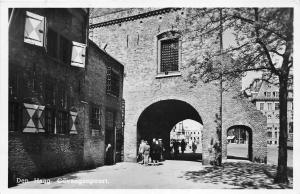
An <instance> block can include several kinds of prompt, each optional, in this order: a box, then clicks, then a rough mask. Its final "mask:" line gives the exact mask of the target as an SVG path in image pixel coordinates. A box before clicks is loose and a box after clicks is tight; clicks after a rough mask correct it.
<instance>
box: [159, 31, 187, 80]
mask: <svg viewBox="0 0 300 194" xmlns="http://www.w3.org/2000/svg"><path fill="white" fill-rule="evenodd" d="M160 36H162V37H161V38H160ZM164 36H165V37H164ZM175 38H177V39H178V70H177V71H170V72H167V73H166V72H161V62H160V59H161V42H162V41H165V40H171V39H175ZM155 45H156V65H157V72H156V73H157V74H156V78H164V77H176V76H181V72H180V69H181V66H182V34H181V33H180V31H179V30H177V29H168V30H165V31H162V32H160V33H159V34H157V35H156V36H155Z"/></svg>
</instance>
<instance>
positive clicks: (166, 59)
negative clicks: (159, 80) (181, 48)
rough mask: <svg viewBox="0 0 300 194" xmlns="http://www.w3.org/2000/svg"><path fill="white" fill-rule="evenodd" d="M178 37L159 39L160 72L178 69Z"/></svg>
mask: <svg viewBox="0 0 300 194" xmlns="http://www.w3.org/2000/svg"><path fill="white" fill-rule="evenodd" d="M178 43H179V41H178V38H175V39H169V40H163V41H161V52H160V65H161V72H169V71H178Z"/></svg>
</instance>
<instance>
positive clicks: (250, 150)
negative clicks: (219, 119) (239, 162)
mask: <svg viewBox="0 0 300 194" xmlns="http://www.w3.org/2000/svg"><path fill="white" fill-rule="evenodd" d="M233 129H238V130H245V131H246V132H247V133H248V141H247V144H248V146H247V154H246V155H247V157H245V158H244V159H247V160H250V161H253V130H252V129H251V128H250V127H248V126H246V125H233V126H231V127H229V128H227V130H226V135H228V132H229V131H230V130H233ZM237 151H240V152H243V151H245V150H243V149H241V150H237ZM226 156H227V158H228V156H229V155H228V145H227V146H226ZM231 157H232V156H231ZM237 158H239V157H237Z"/></svg>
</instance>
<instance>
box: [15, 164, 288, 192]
mask: <svg viewBox="0 0 300 194" xmlns="http://www.w3.org/2000/svg"><path fill="white" fill-rule="evenodd" d="M275 172H276V168H275V167H274V166H270V165H264V164H254V163H251V162H249V161H242V162H240V161H233V160H228V161H227V162H226V163H225V164H223V166H222V167H213V166H202V164H201V163H200V162H195V161H178V160H166V161H164V162H163V163H162V165H159V166H142V165H140V164H136V163H125V162H123V163H118V164H116V165H113V166H103V167H99V168H96V169H93V170H86V171H79V172H75V173H71V174H67V175H64V176H61V177H55V178H52V179H50V180H43V181H44V183H41V182H38V181H31V182H27V183H23V184H20V185H18V186H17V187H14V188H17V189H18V188H20V189H24V188H37V189H44V188H45V189H61V188H90V189H96V188H97V189H112V188H118V189H129V188H131V189H165V188H167V189H182V188H184V189H191V188H198V189H200V188H205V189H217V188H222V189H224V188H250V189H251V188H291V187H292V184H291V185H286V186H280V185H274V184H272V181H273V178H272V176H273V175H274V174H275ZM40 181H41V180H40ZM48 181H51V182H48ZM83 182H86V183H83ZM292 182H293V181H292V177H291V183H292Z"/></svg>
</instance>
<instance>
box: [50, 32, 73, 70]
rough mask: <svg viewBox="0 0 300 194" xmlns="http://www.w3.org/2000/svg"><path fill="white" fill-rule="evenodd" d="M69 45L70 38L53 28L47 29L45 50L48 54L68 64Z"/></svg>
mask: <svg viewBox="0 0 300 194" xmlns="http://www.w3.org/2000/svg"><path fill="white" fill-rule="evenodd" d="M71 46H72V43H71V41H70V40H68V39H67V38H65V37H64V36H62V35H60V34H59V33H57V32H56V31H54V30H53V29H51V28H49V29H48V36H47V52H48V55H49V56H51V57H53V58H56V59H58V60H59V61H61V62H63V63H66V64H70V60H71Z"/></svg>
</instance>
